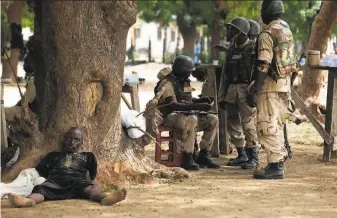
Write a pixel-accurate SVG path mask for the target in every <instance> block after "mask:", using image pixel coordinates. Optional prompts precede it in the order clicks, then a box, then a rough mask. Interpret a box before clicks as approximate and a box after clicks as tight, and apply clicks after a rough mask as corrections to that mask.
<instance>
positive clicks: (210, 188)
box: [1, 124, 337, 218]
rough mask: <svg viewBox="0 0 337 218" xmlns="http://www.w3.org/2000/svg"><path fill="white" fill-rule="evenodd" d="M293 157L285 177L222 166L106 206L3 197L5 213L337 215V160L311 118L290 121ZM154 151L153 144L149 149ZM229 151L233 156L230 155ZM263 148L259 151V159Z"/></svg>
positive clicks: (137, 190) (133, 190)
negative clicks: (258, 176) (26, 204)
mask: <svg viewBox="0 0 337 218" xmlns="http://www.w3.org/2000/svg"><path fill="white" fill-rule="evenodd" d="M289 132H290V135H289V137H290V139H291V144H292V146H293V150H294V157H293V159H292V160H290V161H288V162H287V163H286V179H285V180H282V181H257V180H253V179H252V171H250V170H242V169H240V168H236V167H226V166H225V163H226V161H227V160H228V158H229V156H222V157H221V158H220V160H219V161H220V162H221V163H222V168H221V169H218V170H208V169H207V170H206V169H203V170H201V171H200V172H197V173H191V175H192V178H191V179H189V180H187V181H183V182H175V183H170V184H168V183H164V184H159V185H137V186H136V185H129V186H127V188H128V196H127V198H126V200H125V201H123V202H121V203H119V204H117V205H114V206H110V207H104V206H100V205H99V204H97V203H93V202H89V201H86V200H67V201H55V202H44V203H42V204H40V205H37V206H36V207H35V208H29V209H15V208H11V207H10V205H9V203H8V202H7V201H6V200H2V201H1V203H2V205H1V209H2V211H1V215H2V217H4V218H10V217H13V218H19V217H64V218H66V217H69V218H70V217H71V218H73V217H140V218H143V217H179V218H180V217H181V218H187V217H212V218H216V217H233V218H234V217H337V201H336V200H337V161H336V160H333V161H332V162H330V163H323V162H322V161H321V159H322V155H321V154H322V150H323V149H322V147H321V141H322V140H321V139H320V137H319V136H318V134H317V133H316V132H315V130H314V129H313V127H312V126H311V125H310V124H302V125H300V126H296V125H290V126H289ZM147 152H148V153H149V155H153V147H152V146H151V147H149V148H148V149H147ZM234 155H235V154H232V155H231V156H234ZM264 157H265V154H264V153H263V152H262V153H261V158H260V159H261V160H262V161H263V163H262V165H265V162H264V160H265V158H264Z"/></svg>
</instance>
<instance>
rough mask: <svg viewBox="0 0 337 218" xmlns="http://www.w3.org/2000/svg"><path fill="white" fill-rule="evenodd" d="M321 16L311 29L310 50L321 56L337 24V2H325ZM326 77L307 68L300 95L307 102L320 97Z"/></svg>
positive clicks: (317, 17) (320, 72) (318, 71)
mask: <svg viewBox="0 0 337 218" xmlns="http://www.w3.org/2000/svg"><path fill="white" fill-rule="evenodd" d="M322 4H323V5H322V8H321V10H320V12H319V14H318V15H317V16H316V17H315V20H314V23H313V25H312V27H311V34H310V39H309V43H308V48H307V49H308V50H318V51H320V52H321V56H322V55H323V54H325V53H326V49H327V42H328V39H329V37H330V36H331V32H332V29H333V27H334V25H335V24H336V22H337V2H336V1H327V0H325V1H323V2H322ZM323 80H324V76H323V73H322V71H321V70H312V69H309V68H305V69H304V72H303V79H302V83H301V85H300V87H299V94H300V95H301V97H302V98H303V99H304V100H305V99H307V98H309V97H313V98H314V99H315V98H317V97H318V95H319V92H320V89H321V87H322V85H323Z"/></svg>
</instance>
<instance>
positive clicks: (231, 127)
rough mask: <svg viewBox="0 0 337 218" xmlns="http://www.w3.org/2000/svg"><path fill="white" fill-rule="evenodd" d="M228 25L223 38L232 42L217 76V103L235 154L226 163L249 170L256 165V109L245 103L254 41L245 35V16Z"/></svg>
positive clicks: (247, 28)
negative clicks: (226, 33) (225, 120)
mask: <svg viewBox="0 0 337 218" xmlns="http://www.w3.org/2000/svg"><path fill="white" fill-rule="evenodd" d="M228 28H229V31H228V38H227V40H228V41H233V43H232V44H233V45H232V46H231V47H230V48H229V49H228V52H227V55H226V64H225V67H224V71H223V72H222V76H221V83H220V90H219V104H220V107H222V108H225V109H226V110H227V123H228V133H229V136H230V140H231V142H232V143H233V144H234V145H235V147H236V150H237V152H238V156H237V157H236V158H233V159H230V160H229V162H228V164H227V165H228V166H241V167H242V168H243V169H250V168H254V167H257V166H258V140H257V135H256V126H255V118H256V109H255V108H251V107H249V106H248V105H247V103H246V97H247V95H248V94H247V88H248V85H249V83H250V81H251V72H252V63H253V59H254V44H255V43H254V42H253V41H250V40H249V38H248V36H247V34H248V32H249V30H250V25H249V22H248V20H246V19H245V18H243V17H236V18H234V19H233V20H232V21H231V22H230V23H229V24H228ZM233 38H234V39H233Z"/></svg>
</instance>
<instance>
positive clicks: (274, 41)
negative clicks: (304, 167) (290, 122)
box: [257, 20, 297, 163]
mask: <svg viewBox="0 0 337 218" xmlns="http://www.w3.org/2000/svg"><path fill="white" fill-rule="evenodd" d="M257 49H258V57H257V60H258V61H263V62H267V63H269V64H270V69H269V71H268V68H265V69H259V70H260V71H261V72H265V73H268V74H269V75H270V73H271V72H273V73H274V74H275V73H276V75H277V76H276V80H277V82H275V78H273V77H275V76H267V77H266V78H265V79H264V85H263V87H262V89H261V90H260V91H259V92H258V94H257V132H258V137H259V141H260V143H261V145H262V146H263V148H264V150H265V151H266V153H267V159H268V163H278V162H282V161H283V160H284V158H285V157H286V156H287V152H286V149H285V147H284V137H283V124H284V118H285V115H286V113H288V106H289V103H290V99H291V97H290V96H291V95H290V93H291V73H292V72H295V71H296V70H297V69H296V57H295V54H294V52H295V51H294V46H293V37H292V33H291V31H290V29H289V28H288V27H287V26H286V25H285V24H284V21H282V20H275V21H272V22H271V23H269V24H268V25H267V27H266V28H265V30H263V31H262V33H261V34H260V36H259V38H258V48H257ZM260 68H264V67H260Z"/></svg>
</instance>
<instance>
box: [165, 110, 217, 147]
mask: <svg viewBox="0 0 337 218" xmlns="http://www.w3.org/2000/svg"><path fill="white" fill-rule="evenodd" d="M218 123H219V121H218V117H217V116H216V115H213V114H207V115H199V116H195V115H184V114H176V113H171V114H169V115H168V116H167V117H166V119H165V120H164V125H165V127H167V128H169V129H173V130H174V131H175V132H177V133H180V134H179V135H180V138H181V140H182V143H183V151H184V152H187V153H191V152H193V151H194V143H195V137H196V134H197V132H200V131H204V134H203V136H202V138H201V141H200V144H199V147H200V149H207V150H211V147H212V145H213V141H214V138H215V136H216V133H217V131H218V125H219V124H218Z"/></svg>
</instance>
